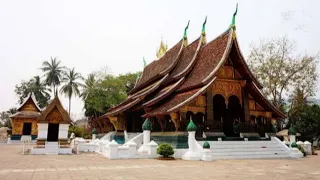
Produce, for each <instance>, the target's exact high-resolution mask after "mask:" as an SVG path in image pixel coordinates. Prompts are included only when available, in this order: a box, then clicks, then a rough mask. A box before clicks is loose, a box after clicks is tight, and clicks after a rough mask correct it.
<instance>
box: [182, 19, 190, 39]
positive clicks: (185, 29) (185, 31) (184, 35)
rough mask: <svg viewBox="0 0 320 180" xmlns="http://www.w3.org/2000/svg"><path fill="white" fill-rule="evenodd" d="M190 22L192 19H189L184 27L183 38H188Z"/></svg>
mask: <svg viewBox="0 0 320 180" xmlns="http://www.w3.org/2000/svg"><path fill="white" fill-rule="evenodd" d="M189 23H190V20H189V21H188V25H187V26H186V27H185V28H184V34H183V39H187V30H188V28H189Z"/></svg>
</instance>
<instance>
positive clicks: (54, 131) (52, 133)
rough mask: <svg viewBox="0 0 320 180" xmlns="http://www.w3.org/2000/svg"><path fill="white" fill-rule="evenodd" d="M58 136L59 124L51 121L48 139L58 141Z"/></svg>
mask: <svg viewBox="0 0 320 180" xmlns="http://www.w3.org/2000/svg"><path fill="white" fill-rule="evenodd" d="M58 137H59V124H56V123H49V124H48V135H47V141H58Z"/></svg>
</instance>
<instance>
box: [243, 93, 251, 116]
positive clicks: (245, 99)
mask: <svg viewBox="0 0 320 180" xmlns="http://www.w3.org/2000/svg"><path fill="white" fill-rule="evenodd" d="M242 97H243V110H244V118H245V121H246V122H248V121H249V120H250V111H249V94H248V89H247V88H246V87H243V88H242Z"/></svg>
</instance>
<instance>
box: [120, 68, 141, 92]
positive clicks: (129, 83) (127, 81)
mask: <svg viewBox="0 0 320 180" xmlns="http://www.w3.org/2000/svg"><path fill="white" fill-rule="evenodd" d="M138 75H139V72H136V73H127V74H123V75H119V77H118V78H119V79H120V81H122V83H123V84H124V85H125V87H126V93H129V92H130V91H131V90H132V89H133V88H134V86H135V84H136V79H137V77H138Z"/></svg>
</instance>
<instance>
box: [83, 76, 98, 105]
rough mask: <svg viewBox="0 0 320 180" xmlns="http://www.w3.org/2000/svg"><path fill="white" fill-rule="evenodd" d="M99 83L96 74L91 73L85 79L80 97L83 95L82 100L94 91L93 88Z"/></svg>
mask: <svg viewBox="0 0 320 180" xmlns="http://www.w3.org/2000/svg"><path fill="white" fill-rule="evenodd" d="M96 85H97V80H96V75H95V74H93V73H92V74H89V75H88V78H87V79H85V81H84V85H83V89H82V93H81V94H80V97H82V100H86V99H87V97H88V95H89V94H90V93H92V91H93V89H94V88H95V87H96Z"/></svg>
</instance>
